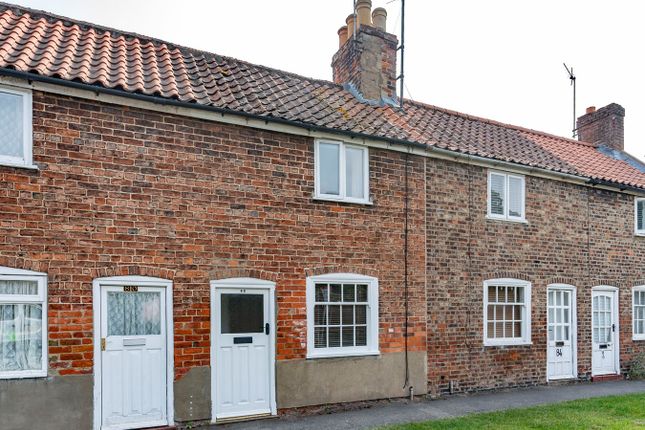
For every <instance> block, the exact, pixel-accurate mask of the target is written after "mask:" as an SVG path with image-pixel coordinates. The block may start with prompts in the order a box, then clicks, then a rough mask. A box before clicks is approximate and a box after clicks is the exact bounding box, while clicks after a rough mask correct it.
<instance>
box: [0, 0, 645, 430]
mask: <svg viewBox="0 0 645 430" xmlns="http://www.w3.org/2000/svg"><path fill="white" fill-rule="evenodd" d="M370 9H371V4H370V2H369V0H359V1H358V2H357V11H356V12H357V13H356V14H355V15H354V14H353V15H351V16H350V17H349V18H348V26H349V27H347V26H345V27H343V28H341V30H340V31H339V36H340V47H339V50H338V52H337V53H336V54H335V56H334V58H333V63H332V66H333V76H334V82H333V83H332V82H327V81H320V80H314V79H309V78H304V77H302V76H298V75H294V74H291V73H286V72H283V71H279V70H274V69H270V68H267V67H262V66H257V65H253V64H249V63H246V62H243V61H239V60H236V59H233V58H228V57H223V56H219V55H216V54H211V53H208V52H201V51H196V50H192V49H189V48H185V47H181V46H177V45H173V44H171V43H166V42H163V41H159V40H155V39H151V38H147V37H144V36H139V35H134V34H129V33H125V32H120V31H117V30H114V29H109V28H103V27H100V26H97V25H93V24H88V23H83V22H77V21H74V20H72V19H68V18H64V17H59V16H54V15H51V14H49V13H46V12H41V11H34V10H29V9H25V8H22V7H18V6H14V5H8V4H0V181H1V182H0V416H1V417H2V418H1V421H2V428H3V429H6V430H11V429H23V428H47V429H69V428H75V429H76V428H78V429H90V428H91V429H96V430H98V429H126V428H142V427H151V426H175V425H176V426H186V425H188V424H194V423H205V422H218V423H219V422H226V421H229V420H235V419H240V418H249V417H258V418H260V417H264V416H269V415H275V414H278V413H280V411H284V410H287V409H295V408H302V407H312V406H318V405H325V404H334V403H343V402H354V401H364V400H373V399H382V398H390V397H402V396H408V395H410V392H411V391H413V393H414V394H415V395H424V394H430V395H432V396H440V395H443V394H447V393H452V392H464V391H474V390H484V389H495V388H501V387H513V386H528V385H536V384H545V383H548V382H550V381H554V380H568V381H576V380H588V379H590V378H591V379H594V380H596V379H602V378H608V377H609V378H615V377H621V375H623V374H624V373H625V371H626V370H627V369H628V368H629V366H630V362H631V360H632V359H633V357H634V356H635V355H636V354H637V353H640V352H644V351H645V270H644V267H645V166H644V165H643V164H642V163H640V162H639V161H637V160H636V159H635V158H633V157H631V156H629V155H628V154H626V153H625V152H624V151H623V119H624V115H625V112H624V110H623V108H622V107H620V106H619V105H617V104H611V105H609V106H606V107H604V108H601V109H598V110H595V109H593V108H590V109H588V111H587V113H586V114H585V115H584V116H582V117H581V118H580V119H579V122H578V132H579V136H580V140H579V141H576V140H571V139H566V138H562V137H557V136H553V135H550V134H546V133H542V132H538V131H533V130H528V129H525V128H521V127H516V126H512V125H507V124H502V123H499V122H495V121H491V120H486V119H482V118H477V117H473V116H469V115H465V114H461V113H458V112H453V111H449V110H446V109H442V108H439V107H435V106H431V105H427V104H422V103H418V102H413V101H405V104H404V107H403V109H400V108H399V107H398V104H397V95H396V91H395V81H396V49H397V43H398V42H397V39H396V37H395V36H393V35H391V34H388V33H386V32H385V11H384V10H383V9H380V8H377V9H375V10H374V11H373V12H372V11H371V10H370ZM355 23H356V25H357V26H358V28H357V31H356V32H355V33H354V31H353V28H354V25H355ZM347 28H349V29H350V31H349V32H348V30H347Z"/></svg>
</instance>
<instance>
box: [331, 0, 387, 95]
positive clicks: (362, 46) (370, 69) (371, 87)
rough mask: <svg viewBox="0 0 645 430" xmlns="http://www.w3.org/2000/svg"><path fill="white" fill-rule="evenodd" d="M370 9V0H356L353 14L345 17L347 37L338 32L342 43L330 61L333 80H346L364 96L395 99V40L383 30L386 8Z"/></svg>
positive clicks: (341, 82)
mask: <svg viewBox="0 0 645 430" xmlns="http://www.w3.org/2000/svg"><path fill="white" fill-rule="evenodd" d="M371 9H372V2H371V0H357V1H356V11H355V14H352V15H350V16H349V17H348V18H347V20H346V23H347V39H345V38H344V37H343V35H342V34H340V33H339V43H340V44H341V46H340V47H339V49H338V51H337V52H336V54H334V57H333V58H332V63H331V66H332V69H333V72H334V82H335V83H337V84H348V85H349V86H350V88H351V89H353V90H356V91H357V92H358V93H360V96H361V97H363V98H364V99H367V100H372V101H379V102H380V101H383V100H387V101H395V99H396V50H397V45H398V40H397V38H396V36H395V35H393V34H389V33H386V32H385V28H386V26H385V25H386V22H385V21H386V17H387V13H386V12H385V9H383V8H376V9H374V12H373V13H372V11H371ZM354 20H355V21H354ZM354 22H356V29H355V33H354Z"/></svg>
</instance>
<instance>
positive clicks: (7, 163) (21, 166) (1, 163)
mask: <svg viewBox="0 0 645 430" xmlns="http://www.w3.org/2000/svg"><path fill="white" fill-rule="evenodd" d="M3 166H4V167H15V168H18V169H28V170H39V168H38V166H37V165H35V164H25V163H17V162H16V163H14V162H11V161H3V160H0V167H3Z"/></svg>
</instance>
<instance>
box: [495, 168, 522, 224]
mask: <svg viewBox="0 0 645 430" xmlns="http://www.w3.org/2000/svg"><path fill="white" fill-rule="evenodd" d="M493 175H498V176H503V177H504V214H502V215H500V214H494V213H492V205H491V195H492V193H491V191H492V190H491V187H492V182H491V177H492V176H493ZM510 178H515V179H519V180H520V181H521V182H522V216H519V217H518V216H512V215H509V198H508V197H509V192H510V187H509V184H510ZM486 189H487V199H486V205H487V215H486V217H487V218H489V219H494V220H503V221H513V222H522V223H526V180H525V177H524V176H523V175H516V174H513V173H507V172H500V171H496V170H489V171H488V185H487V187H486Z"/></svg>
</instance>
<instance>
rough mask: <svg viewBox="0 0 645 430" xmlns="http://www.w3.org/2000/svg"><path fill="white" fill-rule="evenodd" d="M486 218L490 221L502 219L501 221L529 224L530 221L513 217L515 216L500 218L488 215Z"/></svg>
mask: <svg viewBox="0 0 645 430" xmlns="http://www.w3.org/2000/svg"><path fill="white" fill-rule="evenodd" d="M486 219H487V220H490V221H501V222H512V223H515V224H526V225H528V223H529V222H528V221H527V220H526V219H513V218H498V217H494V216H490V215H486Z"/></svg>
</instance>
